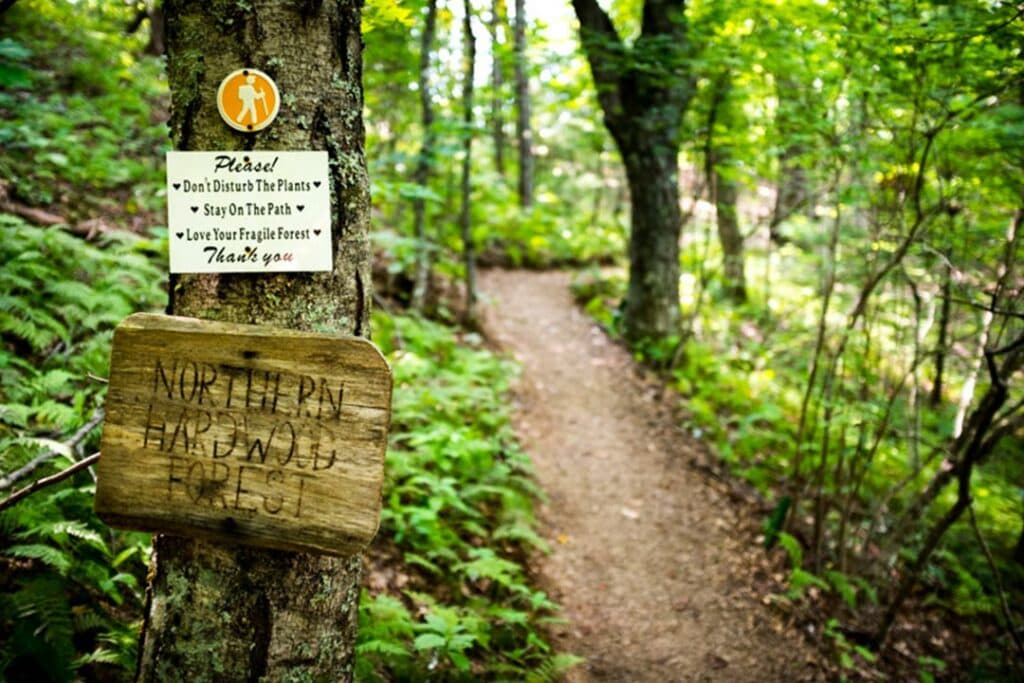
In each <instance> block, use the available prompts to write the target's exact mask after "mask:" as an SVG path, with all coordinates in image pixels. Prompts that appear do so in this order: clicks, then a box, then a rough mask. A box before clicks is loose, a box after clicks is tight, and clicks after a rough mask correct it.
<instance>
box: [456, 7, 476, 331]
mask: <svg viewBox="0 0 1024 683" xmlns="http://www.w3.org/2000/svg"><path fill="white" fill-rule="evenodd" d="M462 6H463V10H464V12H465V16H464V17H463V20H462V30H463V35H464V37H465V40H466V53H465V68H466V70H465V73H464V74H463V81H462V123H463V130H462V154H463V156H462V188H461V189H462V204H461V208H460V209H459V229H460V230H461V232H462V257H463V263H464V264H465V268H466V309H465V311H464V312H463V321H464V323H465V324H466V325H468V326H470V327H476V326H477V316H476V253H475V252H476V250H475V245H474V244H473V226H472V224H471V215H470V208H471V206H470V190H471V180H472V169H473V163H472V162H473V76H474V73H475V71H476V39H475V38H474V37H473V7H472V5H471V4H470V0H463V3H462Z"/></svg>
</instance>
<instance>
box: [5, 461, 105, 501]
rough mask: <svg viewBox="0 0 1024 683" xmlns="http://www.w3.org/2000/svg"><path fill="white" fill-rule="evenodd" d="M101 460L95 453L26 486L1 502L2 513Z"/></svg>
mask: <svg viewBox="0 0 1024 683" xmlns="http://www.w3.org/2000/svg"><path fill="white" fill-rule="evenodd" d="M99 459H100V454H99V453H93V454H92V455H90V456H89V457H88V458H83V459H82V460H79V461H78V462H76V463H75V464H74V465H72V466H71V467H68V468H67V469H63V470H61V471H60V472H58V473H57V474H53V475H50V476H49V477H43V478H42V479H39V480H37V481H34V482H32V483H31V484H29V485H28V486H26V487H25V488H23V489H18V490H17V491H15V492H14V493H12V494H11V495H10V496H8V497H7V498H4V499H3V500H2V501H0V512H2V511H3V510H6V509H7V508H9V507H11V506H12V505H14V504H16V503H17V502H19V501H20V500H22V499H23V498H27V497H28V496H31V495H32V494H33V493H35V492H36V491H39V490H40V489H44V488H46V487H47V486H52V485H53V484H56V483H57V482H61V481H64V480H65V479H67V478H68V477H70V476H71V475H73V474H75V473H76V472H80V471H81V470H84V469H85V468H86V467H92V466H93V465H95V464H96V463H97V462H99Z"/></svg>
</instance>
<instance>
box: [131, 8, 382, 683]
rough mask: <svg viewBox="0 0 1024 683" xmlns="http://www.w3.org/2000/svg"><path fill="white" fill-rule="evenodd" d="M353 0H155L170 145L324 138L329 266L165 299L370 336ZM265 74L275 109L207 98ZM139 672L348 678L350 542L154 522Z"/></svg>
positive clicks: (180, 305) (241, 316) (259, 320)
mask: <svg viewBox="0 0 1024 683" xmlns="http://www.w3.org/2000/svg"><path fill="white" fill-rule="evenodd" d="M360 7H361V2H359V0H333V1H328V2H317V1H315V0H314V1H308V0H307V1H305V2H282V1H280V0H249V2H247V3H234V2H201V1H199V0H167V1H166V4H165V10H166V13H167V47H168V62H167V71H168V77H169V81H170V86H171V101H172V104H171V120H170V127H171V137H172V139H173V141H174V144H175V147H176V148H178V149H182V150H327V151H328V153H329V156H330V169H331V179H330V180H331V195H332V229H333V241H332V248H333V253H334V269H333V271H331V272H325V273H295V274H290V273H289V274H285V273H278V274H268V275H249V274H242V275H228V274H187V275H179V276H172V278H171V292H170V295H171V296H170V302H169V305H168V312H170V313H173V314H177V315H188V316H195V317H200V318H207V319H214V320H225V321H230V322H238V323H254V324H260V325H269V326H277V327H287V328H292V329H302V330H315V331H323V332H333V333H339V334H354V335H361V336H367V335H368V334H369V313H370V300H371V292H370V287H371V276H370V258H371V252H370V244H369V206H370V204H369V184H368V178H367V172H366V160H365V155H364V151H363V142H364V131H363V123H362V42H361V37H360ZM245 66H251V67H254V68H258V69H261V70H263V71H265V72H266V73H268V74H269V75H270V76H271V77H273V78H274V79H275V80H276V81H277V84H278V87H279V89H280V91H281V96H282V108H281V112H280V114H279V115H278V118H277V120H276V121H275V122H274V123H273V124H272V125H271V126H270V127H269V128H267V129H266V130H265V131H263V132H261V133H258V134H256V135H245V134H241V133H237V132H235V131H233V130H231V129H230V128H228V126H226V125H225V124H224V123H223V121H222V120H221V118H220V115H219V114H218V113H217V106H216V92H217V88H218V86H219V84H220V81H221V79H222V78H224V76H226V75H227V74H228V73H230V72H231V71H233V70H235V69H238V68H242V67H245ZM154 545H155V553H154V560H153V566H152V568H151V572H150V576H151V582H150V586H149V591H148V600H147V608H146V623H145V627H144V631H143V640H142V643H141V646H140V650H139V673H138V680H139V681H176V680H192V681H283V680H330V681H345V680H351V677H352V662H353V651H354V645H355V631H356V627H357V622H358V620H357V611H358V599H359V573H360V561H359V558H358V557H353V558H333V557H324V556H311V555H304V554H294V553H286V552H279V551H266V550H260V549H253V548H243V547H234V546H220V545H212V544H209V543H205V542H202V541H198V540H192V539H185V538H177V537H171V536H158V537H157V538H156V540H155V541H154Z"/></svg>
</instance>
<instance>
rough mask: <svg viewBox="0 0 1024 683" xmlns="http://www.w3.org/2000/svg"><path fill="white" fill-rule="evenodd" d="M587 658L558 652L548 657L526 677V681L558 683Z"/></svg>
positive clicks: (527, 682) (528, 682)
mask: <svg viewBox="0 0 1024 683" xmlns="http://www.w3.org/2000/svg"><path fill="white" fill-rule="evenodd" d="M585 661H586V660H585V659H583V658H582V657H577V656H576V655H571V654H566V653H558V654H556V655H553V656H551V657H549V658H547V659H545V660H544V661H543V662H541V664H540V665H539V666H538V667H537V668H536V669H535V670H533V671H531V672H530V674H529V675H528V676H527V677H526V683H557V681H560V680H562V678H563V677H564V676H565V675H566V674H567V673H569V671H570V670H571V669H572V668H573V667H576V666H579V665H580V664H582V663H583V662H585Z"/></svg>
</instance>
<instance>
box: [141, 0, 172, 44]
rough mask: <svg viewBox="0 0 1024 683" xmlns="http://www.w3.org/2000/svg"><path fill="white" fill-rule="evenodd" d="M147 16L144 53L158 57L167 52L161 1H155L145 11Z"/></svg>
mask: <svg viewBox="0 0 1024 683" xmlns="http://www.w3.org/2000/svg"><path fill="white" fill-rule="evenodd" d="M146 16H147V17H148V18H149V40H147V41H146V54H147V55H153V56H154V57H159V56H161V55H163V54H164V53H166V52H167V19H166V18H165V16H164V6H163V3H161V2H157V3H155V4H154V5H153V6H152V7H150V8H149V10H148V11H147V14H146Z"/></svg>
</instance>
